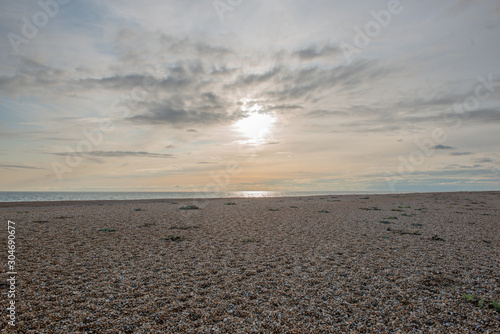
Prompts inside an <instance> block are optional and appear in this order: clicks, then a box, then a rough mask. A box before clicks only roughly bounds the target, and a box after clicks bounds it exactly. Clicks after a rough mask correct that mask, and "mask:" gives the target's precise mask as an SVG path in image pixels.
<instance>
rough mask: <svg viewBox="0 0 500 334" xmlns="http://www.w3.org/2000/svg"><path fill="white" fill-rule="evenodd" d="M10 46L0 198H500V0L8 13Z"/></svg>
mask: <svg viewBox="0 0 500 334" xmlns="http://www.w3.org/2000/svg"><path fill="white" fill-rule="evenodd" d="M0 46H1V48H0V60H1V62H0V152H1V158H0V190H129V191H131V190H159V191H160V190H161V191H199V190H201V189H209V188H210V189H211V190H221V191H230V190H290V191H294V190H334V191H364V190H368V191H391V190H395V191H447V190H488V189H497V190H498V189H499V187H500V169H499V168H500V153H499V152H500V141H499V139H500V136H499V133H500V132H499V130H500V61H499V57H498V56H499V55H500V2H499V1H494V0H479V1H474V2H472V1H466V0H455V1H439V2H437V1H430V0H423V1H416V0H406V1H400V2H398V1H396V0H391V1H373V0H372V1H347V0H346V1H327V0H324V1H323V0H313V1H285V0H281V1H280V0H278V1H263V0H262V1H261V0H256V1H255V0H254V1H250V0H242V1H227V0H217V1H212V0H196V1H189V2H188V1H173V0H171V1H159V0H158V1H147V2H139V1H131V0H128V1H100V0H93V1H79V0H72V1H67V0H66V1H59V2H57V1H55V0H42V1H41V2H40V3H39V2H37V1H27V0H22V1H6V0H0ZM252 115H253V116H254V117H255V115H267V116H268V118H262V119H264V120H265V119H268V120H271V121H270V124H269V125H268V126H267V127H266V128H265V129H262V131H260V132H259V133H258V136H253V135H249V131H248V127H249V126H250V125H248V124H249V123H248V120H249V119H252V118H251V117H252ZM267 116H266V117H267ZM255 119H257V122H258V123H259V122H260V123H262V122H263V121H261V119H260V118H258V116H257V118H255ZM242 120H243V121H242ZM244 120H247V123H244ZM242 122H243V123H242ZM241 124H247V125H246V126H245V125H243V126H242V125H241ZM252 126H255V125H252ZM242 127H243V128H244V129H243V130H242V129H241V128H242ZM245 130H247V131H245Z"/></svg>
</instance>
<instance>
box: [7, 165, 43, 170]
mask: <svg viewBox="0 0 500 334" xmlns="http://www.w3.org/2000/svg"><path fill="white" fill-rule="evenodd" d="M0 168H7V169H44V168H40V167H33V166H23V165H4V164H0Z"/></svg>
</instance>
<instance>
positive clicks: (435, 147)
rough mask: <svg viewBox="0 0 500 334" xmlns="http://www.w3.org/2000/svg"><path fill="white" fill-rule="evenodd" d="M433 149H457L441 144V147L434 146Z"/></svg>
mask: <svg viewBox="0 0 500 334" xmlns="http://www.w3.org/2000/svg"><path fill="white" fill-rule="evenodd" d="M432 148H433V149H435V150H454V149H455V148H454V147H452V146H447V145H441V144H439V145H435V146H433V147H432Z"/></svg>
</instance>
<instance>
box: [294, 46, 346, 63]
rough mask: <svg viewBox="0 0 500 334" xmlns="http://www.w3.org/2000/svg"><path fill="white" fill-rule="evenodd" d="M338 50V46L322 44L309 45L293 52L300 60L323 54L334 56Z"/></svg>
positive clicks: (322, 55)
mask: <svg viewBox="0 0 500 334" xmlns="http://www.w3.org/2000/svg"><path fill="white" fill-rule="evenodd" d="M340 52H341V50H340V48H339V47H338V46H334V45H326V44H324V45H322V46H310V47H308V48H305V49H300V50H298V51H295V52H294V53H293V54H294V55H295V56H297V57H299V58H300V59H302V60H310V59H315V58H318V57H324V56H330V57H331V56H335V55H337V54H339V53H340Z"/></svg>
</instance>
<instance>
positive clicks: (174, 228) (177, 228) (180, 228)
mask: <svg viewBox="0 0 500 334" xmlns="http://www.w3.org/2000/svg"><path fill="white" fill-rule="evenodd" d="M192 228H193V229H195V228H200V227H199V226H187V225H183V226H172V227H170V229H171V230H189V229H192Z"/></svg>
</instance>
